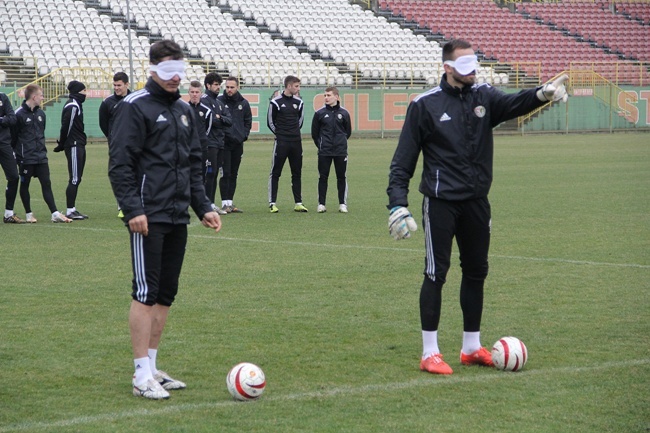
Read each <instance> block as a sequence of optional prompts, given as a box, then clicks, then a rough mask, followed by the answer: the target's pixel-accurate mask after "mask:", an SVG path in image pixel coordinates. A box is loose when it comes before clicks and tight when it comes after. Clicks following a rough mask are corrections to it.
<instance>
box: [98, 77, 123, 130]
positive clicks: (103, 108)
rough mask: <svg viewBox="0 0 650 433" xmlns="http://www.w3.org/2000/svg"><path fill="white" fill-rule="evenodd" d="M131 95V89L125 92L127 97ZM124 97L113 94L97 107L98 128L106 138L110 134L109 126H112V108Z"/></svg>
mask: <svg viewBox="0 0 650 433" xmlns="http://www.w3.org/2000/svg"><path fill="white" fill-rule="evenodd" d="M130 93H131V89H128V90H127V91H126V95H127V96H128V95H129V94H130ZM124 98H125V96H117V95H116V94H115V93H113V94H112V95H111V96H109V97H108V98H106V99H104V100H103V101H102V103H101V105H100V106H99V127H100V128H101V130H102V132H103V133H104V135H105V136H106V138H108V137H109V136H110V134H111V126H112V125H113V122H112V119H113V108H115V106H116V105H117V104H118V103H119V102H120V101H121V100H122V99H124Z"/></svg>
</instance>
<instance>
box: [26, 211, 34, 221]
mask: <svg viewBox="0 0 650 433" xmlns="http://www.w3.org/2000/svg"><path fill="white" fill-rule="evenodd" d="M33 217H34V212H29V213H27V214H25V218H26V219H30V218H33Z"/></svg>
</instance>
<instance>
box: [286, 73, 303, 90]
mask: <svg viewBox="0 0 650 433" xmlns="http://www.w3.org/2000/svg"><path fill="white" fill-rule="evenodd" d="M293 83H300V78H298V77H296V76H293V75H287V76H286V78H285V79H284V88H285V89H286V88H287V87H289V86H290V85H291V84H293Z"/></svg>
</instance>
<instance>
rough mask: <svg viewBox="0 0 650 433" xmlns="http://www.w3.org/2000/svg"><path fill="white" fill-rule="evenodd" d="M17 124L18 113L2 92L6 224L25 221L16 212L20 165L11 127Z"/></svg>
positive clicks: (0, 157)
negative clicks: (12, 140)
mask: <svg viewBox="0 0 650 433" xmlns="http://www.w3.org/2000/svg"><path fill="white" fill-rule="evenodd" d="M15 124H16V113H14V108H13V107H12V106H11V102H10V101H9V98H8V97H7V95H5V94H4V93H0V165H2V170H3V171H4V173H5V178H6V179H7V188H6V189H5V214H4V218H3V219H2V221H3V222H4V223H6V224H22V223H24V222H25V221H23V220H21V219H20V218H18V215H16V214H14V204H15V203H16V195H18V181H19V179H20V177H19V176H18V166H17V164H16V155H14V150H13V149H12V148H11V128H12V127H13V126H14V125H15Z"/></svg>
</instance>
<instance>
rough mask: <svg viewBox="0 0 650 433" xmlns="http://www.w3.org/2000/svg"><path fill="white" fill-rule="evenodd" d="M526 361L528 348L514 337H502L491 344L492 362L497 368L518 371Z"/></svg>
mask: <svg viewBox="0 0 650 433" xmlns="http://www.w3.org/2000/svg"><path fill="white" fill-rule="evenodd" d="M526 361H528V349H526V345H525V344H524V342H523V341H521V340H520V339H518V338H516V337H503V338H500V339H499V341H497V342H496V343H494V346H492V362H494V366H495V367H496V368H498V369H499V370H505V371H518V370H521V369H522V368H524V365H526Z"/></svg>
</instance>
